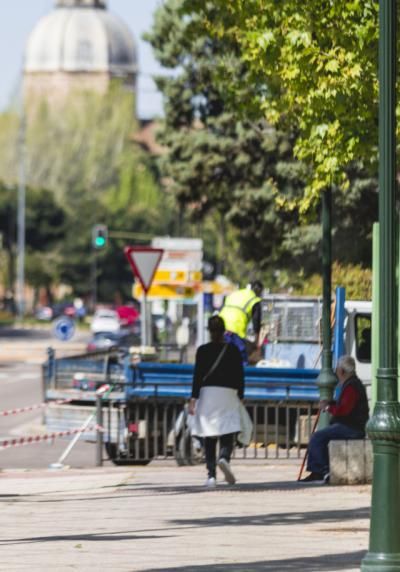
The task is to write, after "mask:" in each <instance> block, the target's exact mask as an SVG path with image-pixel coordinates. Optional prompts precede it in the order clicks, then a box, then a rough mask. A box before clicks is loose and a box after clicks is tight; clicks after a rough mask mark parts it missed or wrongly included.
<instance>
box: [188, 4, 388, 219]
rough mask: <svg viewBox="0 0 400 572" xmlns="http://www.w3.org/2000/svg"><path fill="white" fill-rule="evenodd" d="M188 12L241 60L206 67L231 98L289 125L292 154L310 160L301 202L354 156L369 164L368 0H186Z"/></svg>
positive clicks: (373, 115)
mask: <svg viewBox="0 0 400 572" xmlns="http://www.w3.org/2000/svg"><path fill="white" fill-rule="evenodd" d="M193 11H194V12H195V13H196V14H197V17H196V19H195V22H194V23H195V30H194V31H193V34H194V36H196V35H198V34H201V33H204V31H206V32H207V33H208V34H209V35H210V37H212V38H214V37H215V38H218V39H219V40H221V39H226V41H227V42H228V43H229V44H230V45H234V46H235V49H236V50H237V53H238V54H240V58H241V61H242V62H245V64H246V67H247V69H248V74H246V75H245V76H243V75H242V74H240V73H237V67H236V66H235V65H234V63H233V62H232V60H231V58H230V56H229V54H228V55H227V57H226V58H225V60H224V61H222V62H220V64H219V65H218V66H217V67H218V69H216V71H215V74H214V79H215V81H220V82H221V83H222V84H223V85H224V86H225V89H226V90H227V92H228V93H229V95H230V96H231V98H232V100H234V101H235V105H236V106H238V105H239V106H240V105H241V106H242V109H243V110H244V113H245V114H246V113H248V111H249V109H250V110H251V112H252V114H253V115H254V116H256V117H265V118H266V119H267V120H268V122H269V123H270V124H272V125H277V126H281V127H282V126H283V127H284V128H285V126H289V127H290V129H291V130H295V132H296V133H297V137H296V143H295V148H294V150H295V155H296V156H297V157H298V158H299V159H300V160H302V161H304V162H306V163H307V164H308V165H309V166H310V167H311V168H310V170H309V171H308V174H309V179H308V184H307V187H306V189H305V194H304V197H303V198H302V201H301V202H302V209H303V211H306V210H307V209H308V208H309V206H310V204H311V203H313V202H315V199H316V198H318V195H319V193H320V191H321V190H323V189H324V188H327V187H328V186H331V185H332V184H336V185H338V186H340V187H342V188H346V187H348V185H349V178H348V175H347V172H346V168H347V167H348V166H349V165H351V164H352V163H353V162H354V161H361V162H362V163H363V164H364V165H365V166H367V167H368V166H371V164H374V162H375V161H376V157H377V123H378V122H377V98H378V82H377V46H378V42H377V38H378V2H377V1H376V0H352V1H351V2H349V1H348V0H335V2H332V1H329V2H318V1H317V0H310V1H308V2H300V3H299V2H297V1H296V0H285V1H284V2H277V1H276V0H261V1H260V0H246V1H245V2H244V1H243V0H232V1H230V2H226V1H225V0H215V1H214V0H213V1H212V2H208V1H207V2H203V1H201V0H186V1H185V10H184V11H183V13H185V17H186V18H187V17H188V15H192V14H193ZM193 21H194V20H193V18H192V22H193Z"/></svg>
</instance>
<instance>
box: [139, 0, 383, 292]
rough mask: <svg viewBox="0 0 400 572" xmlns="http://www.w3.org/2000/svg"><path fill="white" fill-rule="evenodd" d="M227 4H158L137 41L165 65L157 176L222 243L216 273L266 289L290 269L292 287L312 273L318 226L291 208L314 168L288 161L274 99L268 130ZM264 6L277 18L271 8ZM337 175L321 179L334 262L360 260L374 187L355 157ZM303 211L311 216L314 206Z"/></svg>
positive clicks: (294, 134)
mask: <svg viewBox="0 0 400 572" xmlns="http://www.w3.org/2000/svg"><path fill="white" fill-rule="evenodd" d="M250 4H251V5H253V4H252V2H250ZM258 4H260V3H259V2H258ZM261 4H262V3H261ZM289 4H291V2H289ZM187 5H189V7H190V9H188V8H187ZM185 6H186V8H185ZM235 6H236V4H235V3H234V2H233V3H222V2H221V3H218V2H217V3H215V4H214V3H204V2H201V3H199V4H198V5H196V3H195V2H188V3H186V2H185V0H169V1H167V2H165V3H164V4H163V6H162V7H160V9H159V10H158V11H157V12H156V15H155V20H154V26H153V30H152V31H151V33H149V34H148V35H147V39H148V40H149V41H150V43H151V44H152V46H153V49H154V50H155V54H156V57H157V58H158V60H159V61H160V63H161V64H162V65H163V66H164V67H166V68H170V69H172V70H174V73H173V74H171V75H170V76H168V77H165V76H163V77H161V78H158V80H157V82H158V85H159V87H160V89H161V91H162V92H163V95H164V101H165V111H166V113H165V121H164V126H163V129H162V131H161V133H160V137H161V141H162V142H163V144H164V145H165V146H166V148H167V153H166V154H165V156H164V157H163V161H162V173H163V175H164V177H165V180H166V181H167V183H168V188H169V189H170V190H171V191H172V192H173V194H174V196H175V197H176V198H177V200H178V202H179V203H180V204H181V205H182V206H183V208H184V209H185V212H189V213H190V215H191V218H192V220H207V219H210V218H212V217H214V219H215V221H216V222H215V225H214V226H215V227H216V229H217V240H218V241H219V242H221V241H222V242H224V241H225V248H220V250H219V253H220V256H221V254H222V256H223V259H224V260H225V262H226V264H225V270H229V271H230V273H231V276H232V277H234V278H237V275H239V279H240V277H243V276H246V279H247V277H248V276H249V275H250V276H251V275H254V274H255V273H256V272H265V273H266V276H265V279H266V283H267V282H268V284H269V285H270V286H271V287H272V288H273V287H274V286H276V285H278V283H279V272H278V273H276V272H275V271H276V270H282V269H284V268H290V269H291V274H292V275H293V273H296V272H297V273H298V274H299V276H303V280H304V276H307V275H310V274H312V273H313V272H317V271H318V270H319V267H320V256H319V250H320V242H321V227H320V224H319V223H318V220H319V219H318V217H316V216H314V218H313V217H312V216H309V218H308V220H307V221H306V220H304V219H303V218H302V215H301V212H300V210H299V208H298V206H297V205H298V204H299V203H300V202H301V201H302V199H303V196H304V190H305V188H306V187H307V184H311V183H310V181H311V180H312V177H313V176H316V171H315V170H314V169H313V165H311V164H310V163H309V162H308V159H307V157H306V156H304V161H300V160H298V159H296V158H295V157H294V150H295V149H298V148H299V147H298V145H299V140H300V139H299V137H300V138H301V137H302V135H301V134H302V131H301V129H302V127H301V125H300V118H299V117H297V116H296V114H295V111H294V109H293V110H292V111H290V110H289V112H288V113H287V114H286V115H284V113H283V112H284V106H285V103H284V102H283V101H282V102H280V101H278V103H277V105H278V104H279V105H281V104H282V108H280V109H281V115H280V116H279V121H278V120H276V119H274V120H273V121H274V122H275V124H274V125H273V124H272V119H273V118H271V117H269V116H268V115H266V113H265V112H266V109H267V108H266V107H265V105H267V102H268V101H269V100H268V98H267V92H266V88H267V84H266V82H265V79H264V80H263V81H261V77H262V71H261V70H258V75H257V73H256V70H255V67H254V63H253V62H252V61H250V60H249V59H248V58H245V57H244V55H243V53H241V49H242V44H241V42H239V40H238V37H237V35H236V34H235V33H234V32H235V28H234V17H235V16H236V13H235V10H234V7H235ZM274 6H275V11H278V4H277V3H274ZM279 6H281V3H279ZM193 7H194V8H197V9H198V12H197V13H196V12H193ZM241 8H242V9H243V12H244V13H245V14H247V11H248V10H249V9H250V8H249V7H248V6H247V4H244V3H241ZM292 8H293V6H292ZM302 11H303V8H302V7H300V12H302ZM222 15H224V16H227V18H226V20H225V21H222V20H221V21H220V19H219V16H222ZM236 24H237V25H238V22H236ZM221 26H223V27H222V28H221ZM257 27H258V23H256V24H255V29H258V28H257ZM236 31H237V30H236ZM238 33H239V32H238ZM246 37H247V36H246ZM243 41H244V40H243ZM246 45H247V44H246ZM240 56H241V57H240ZM282 57H283V56H282ZM260 58H261V56H260ZM261 60H262V62H263V58H261ZM261 60H260V61H261ZM281 63H282V62H281ZM260 65H261V63H260ZM262 65H264V63H263V64H262ZM268 65H270V66H271V82H272V83H273V84H274V85H275V83H274V82H275V81H276V82H279V66H278V67H277V78H275V79H274V80H273V79H272V67H273V64H272V62H270V63H269V64H268ZM282 66H283V63H282ZM306 73H307V71H306ZM274 77H275V76H274ZM280 85H281V84H280ZM281 87H282V86H281ZM275 88H276V89H278V87H277V85H276V86H275ZM268 89H269V88H268ZM271 89H272V87H271ZM268 93H269V92H268ZM261 102H263V105H261ZM271 102H272V103H273V102H274V100H273V98H271ZM272 103H271V105H272ZM266 117H268V118H269V119H271V121H270V122H268V121H267V120H266ZM310 121H311V120H310ZM312 145H313V148H315V149H316V151H318V150H320V149H322V151H321V152H324V150H323V145H322V143H321V142H319V143H318V142H317V141H315V140H314V141H313V144H312ZM318 176H319V175H318ZM345 177H346V180H347V181H348V189H347V192H346V193H345V192H344V189H343V188H341V187H340V185H338V184H332V186H333V191H334V193H333V194H334V236H335V240H334V256H335V258H336V259H337V260H339V261H341V262H342V263H343V264H351V263H353V262H354V261H356V262H358V263H361V264H363V265H368V264H370V262H371V251H370V250H371V228H372V221H374V220H375V217H376V212H377V192H376V190H377V184H376V180H375V179H374V178H373V177H370V176H368V174H367V173H366V171H365V168H364V165H363V163H362V162H361V161H352V163H351V165H350V166H348V167H347V169H346V172H345ZM342 180H343V176H342V175H341V177H340V181H342ZM334 182H335V179H334V178H332V180H331V183H334ZM309 188H310V187H309ZM310 196H311V195H308V197H310ZM312 196H313V195H312ZM307 201H308V199H307ZM307 205H309V202H307ZM303 206H304V204H303ZM315 206H316V203H315V202H314V207H315ZM313 212H314V215H315V214H318V209H315V208H314V209H313ZM216 215H217V216H216ZM208 228H209V226H208ZM218 230H219V232H218ZM231 253H233V254H232V257H231V256H230V254H231ZM254 268H256V269H257V271H256V272H255V271H254ZM252 269H253V270H252ZM275 274H276V276H277V278H276V280H275V279H274V276H275Z"/></svg>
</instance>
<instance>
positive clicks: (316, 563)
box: [142, 548, 365, 572]
mask: <svg viewBox="0 0 400 572" xmlns="http://www.w3.org/2000/svg"><path fill="white" fill-rule="evenodd" d="M282 550H283V548H282ZM364 555H365V551H364V550H359V551H357V552H350V553H348V554H323V555H321V556H309V557H307V558H288V559H286V560H269V561H263V562H242V563H240V564H233V563H232V564H203V565H200V566H179V567H177V568H167V569H166V568H149V569H147V570H143V571H142V572H211V571H212V572H261V571H263V572H289V571H292V570H293V571H294V570H296V571H298V570H301V569H303V570H305V571H306V572H337V571H338V570H341V571H342V572H345V571H346V570H350V569H353V568H358V567H359V565H360V562H361V560H362V559H363V557H364Z"/></svg>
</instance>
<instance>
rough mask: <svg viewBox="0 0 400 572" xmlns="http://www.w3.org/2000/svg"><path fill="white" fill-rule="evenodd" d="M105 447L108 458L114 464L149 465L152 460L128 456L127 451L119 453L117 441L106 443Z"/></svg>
mask: <svg viewBox="0 0 400 572" xmlns="http://www.w3.org/2000/svg"><path fill="white" fill-rule="evenodd" d="M104 447H105V450H106V453H107V456H108V458H109V459H110V461H111V462H112V463H114V465H117V466H123V465H148V464H149V463H150V460H148V459H146V460H140V459H137V460H136V459H133V458H132V457H128V456H127V455H126V453H124V454H122V455H121V453H120V454H118V448H117V444H116V443H104Z"/></svg>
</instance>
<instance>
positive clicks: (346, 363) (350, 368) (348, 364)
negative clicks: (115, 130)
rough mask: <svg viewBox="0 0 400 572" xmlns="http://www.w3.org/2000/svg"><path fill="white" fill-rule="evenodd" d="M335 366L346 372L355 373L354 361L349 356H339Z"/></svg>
mask: <svg viewBox="0 0 400 572" xmlns="http://www.w3.org/2000/svg"><path fill="white" fill-rule="evenodd" d="M337 367H340V369H342V370H343V371H344V372H346V373H355V371H356V362H355V361H354V358H352V357H351V356H341V357H340V358H339V360H338V363H337Z"/></svg>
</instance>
